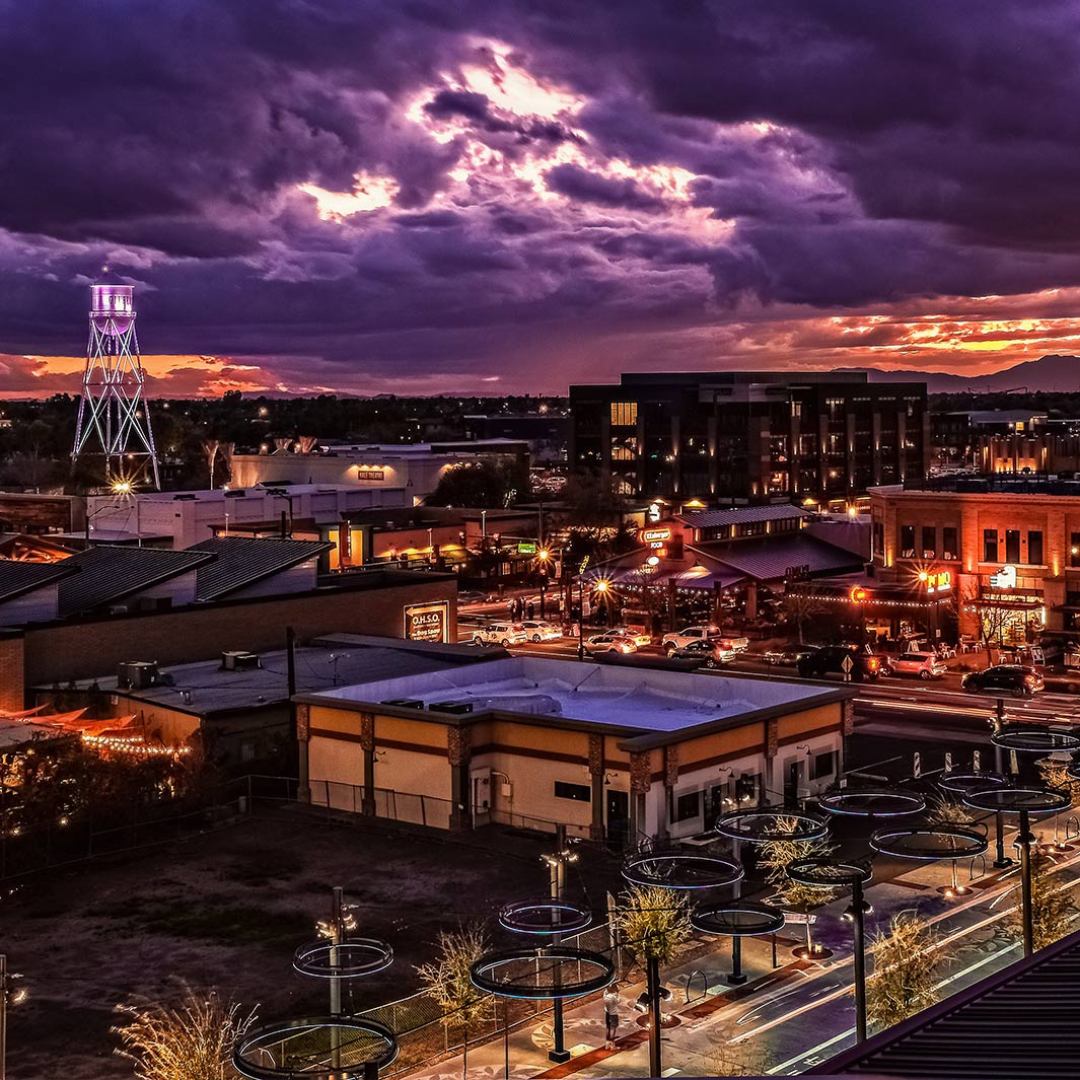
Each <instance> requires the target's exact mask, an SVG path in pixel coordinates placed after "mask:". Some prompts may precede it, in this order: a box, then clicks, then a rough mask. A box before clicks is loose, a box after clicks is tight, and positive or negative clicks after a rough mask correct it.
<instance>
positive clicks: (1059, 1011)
mask: <svg viewBox="0 0 1080 1080" xmlns="http://www.w3.org/2000/svg"><path fill="white" fill-rule="evenodd" d="M1078 1016H1080V932H1078V933H1075V934H1070V935H1069V936H1068V937H1064V938H1062V939H1061V941H1058V942H1056V943H1055V944H1053V945H1051V946H1049V947H1048V948H1046V949H1041V950H1039V951H1038V952H1036V953H1035V954H1034V955H1032V956H1029V957H1027V958H1025V959H1023V960H1019V961H1017V962H1016V963H1015V964H1010V965H1009V967H1007V968H1005V970H1004V971H1000V972H998V973H997V974H996V975H991V976H990V977H989V978H987V979H983V980H981V981H980V982H977V983H975V984H974V986H970V987H968V988H967V989H965V990H962V991H960V993H958V994H956V995H954V996H953V997H950V998H948V999H947V1000H945V1001H943V1002H941V1003H940V1004H938V1005H934V1006H932V1007H931V1008H929V1009H927V1010H926V1011H925V1012H921V1013H918V1014H917V1015H916V1016H913V1017H911V1019H909V1020H905V1021H904V1022H903V1023H900V1024H897V1025H896V1027H893V1028H889V1029H888V1030H887V1031H883V1032H881V1033H880V1034H879V1035H875V1036H873V1038H871V1039H869V1040H868V1041H867V1042H865V1043H863V1044H862V1045H861V1046H856V1047H853V1048H852V1049H851V1050H848V1051H846V1052H844V1053H843V1054H839V1055H837V1056H836V1057H834V1058H832V1059H831V1060H829V1061H826V1062H824V1063H823V1064H821V1065H817V1066H815V1067H814V1068H812V1069H809V1070H808V1073H809V1074H810V1075H817V1076H876V1077H904V1078H909V1077H910V1078H915V1077H945V1076H947V1077H950V1078H954V1077H965V1076H967V1077H978V1078H979V1080H983V1078H988V1077H993V1078H994V1080H1040V1078H1043V1077H1046V1078H1048V1080H1049V1078H1051V1077H1052V1078H1053V1080H1061V1078H1063V1077H1066V1076H1075V1075H1076V1074H1077V1062H1080V1025H1078V1024H1077V1023H1076V1017H1078Z"/></svg>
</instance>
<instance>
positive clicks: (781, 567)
mask: <svg viewBox="0 0 1080 1080" xmlns="http://www.w3.org/2000/svg"><path fill="white" fill-rule="evenodd" d="M700 548H701V551H703V552H705V553H707V554H708V555H709V557H710V558H711V559H714V560H716V562H719V563H723V564H724V565H725V566H730V567H733V568H734V569H736V570H739V571H740V572H742V573H743V574H746V576H747V577H752V578H756V579H757V580H758V581H773V580H775V579H777V578H782V577H783V576H784V573H785V571H786V570H787V569H788V567H791V566H806V567H808V568H809V572H810V573H811V574H821V573H828V572H829V571H832V570H837V571H838V570H854V569H859V568H861V567H862V566H863V563H864V560H863V558H862V556H861V555H854V554H852V552H850V551H842V550H841V549H840V548H837V547H833V546H832V545H831V544H826V543H824V542H822V541H820V540H814V539H812V538H811V537H809V536H803V535H802V534H799V535H796V536H778V537H775V538H773V539H765V540H744V541H741V542H735V543H730V544H724V546H723V548H722V549H712V548H709V547H708V546H706V545H705V544H702V545H700Z"/></svg>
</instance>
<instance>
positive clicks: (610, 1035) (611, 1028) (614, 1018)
mask: <svg viewBox="0 0 1080 1080" xmlns="http://www.w3.org/2000/svg"><path fill="white" fill-rule="evenodd" d="M604 1023H605V1024H606V1026H607V1048H608V1049H609V1050H614V1049H615V1036H616V1034H617V1033H618V1030H619V988H618V986H616V985H615V983H612V984H611V985H610V986H609V987H608V988H607V989H606V990H605V991H604Z"/></svg>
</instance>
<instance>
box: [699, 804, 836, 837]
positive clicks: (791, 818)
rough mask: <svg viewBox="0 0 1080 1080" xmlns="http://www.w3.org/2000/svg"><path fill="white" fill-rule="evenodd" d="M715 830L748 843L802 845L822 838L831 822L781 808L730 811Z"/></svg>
mask: <svg viewBox="0 0 1080 1080" xmlns="http://www.w3.org/2000/svg"><path fill="white" fill-rule="evenodd" d="M715 828H716V831H717V832H718V833H719V834H720V835H721V836H726V837H729V838H730V839H732V840H742V841H744V842H745V843H748V844H766V843H768V842H769V841H770V840H790V841H791V842H792V843H795V844H799V843H802V842H804V841H806V840H817V839H820V838H821V837H822V836H824V835H825V834H826V833H827V832H828V831H829V826H828V823H827V822H825V821H822V820H821V818H817V817H814V815H813V814H804V813H803V812H802V811H799V810H783V809H781V808H779V807H759V808H758V809H755V810H729V811H728V812H727V813H726V814H721V815H720V816H719V817H718V818H717V819H716V826H715Z"/></svg>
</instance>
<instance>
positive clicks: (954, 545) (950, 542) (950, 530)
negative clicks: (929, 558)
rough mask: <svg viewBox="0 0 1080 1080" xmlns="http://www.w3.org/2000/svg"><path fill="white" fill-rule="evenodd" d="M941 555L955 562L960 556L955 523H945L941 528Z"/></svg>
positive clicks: (947, 560) (946, 559)
mask: <svg viewBox="0 0 1080 1080" xmlns="http://www.w3.org/2000/svg"><path fill="white" fill-rule="evenodd" d="M941 557H942V559H944V560H945V561H946V562H954V561H955V560H956V559H958V558H959V557H960V546H959V542H958V536H957V530H956V526H955V525H945V526H944V527H943V528H942V530H941Z"/></svg>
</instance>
